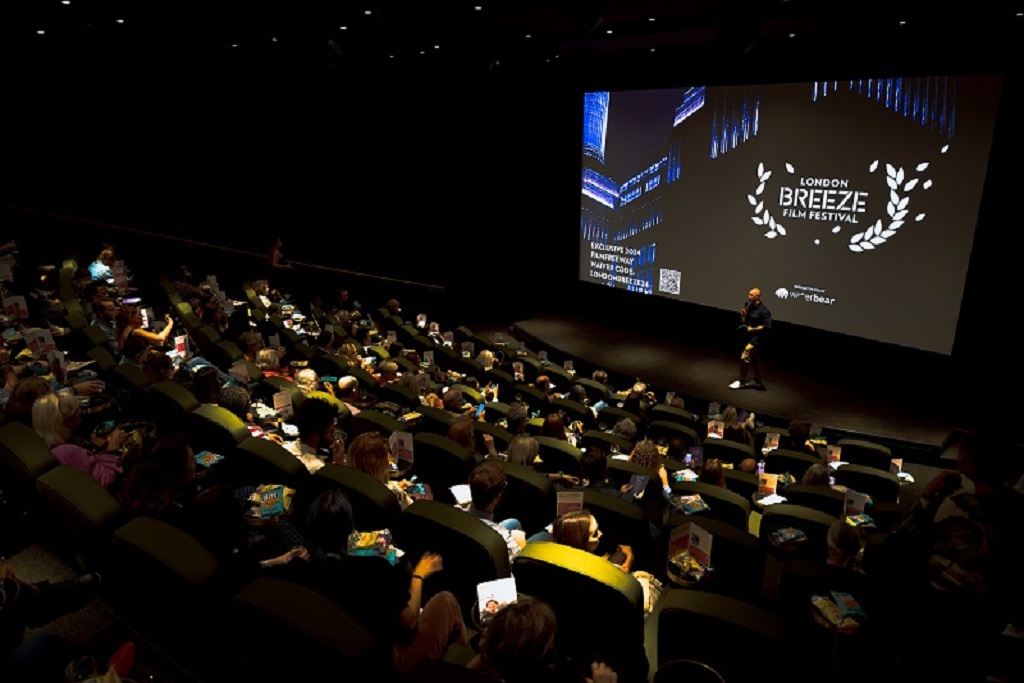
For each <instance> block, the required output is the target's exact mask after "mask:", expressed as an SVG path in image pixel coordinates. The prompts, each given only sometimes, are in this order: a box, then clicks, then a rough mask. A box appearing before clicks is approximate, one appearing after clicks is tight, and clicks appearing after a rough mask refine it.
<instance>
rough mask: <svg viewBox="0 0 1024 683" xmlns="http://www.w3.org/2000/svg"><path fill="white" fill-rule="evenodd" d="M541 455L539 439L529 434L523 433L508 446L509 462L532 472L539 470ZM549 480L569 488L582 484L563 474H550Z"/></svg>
mask: <svg viewBox="0 0 1024 683" xmlns="http://www.w3.org/2000/svg"><path fill="white" fill-rule="evenodd" d="M539 454H540V444H539V443H537V439H535V438H533V437H532V436H530V435H529V434H526V433H521V434H517V435H516V436H515V437H513V438H512V441H511V442H509V444H508V458H507V459H508V461H509V462H511V463H514V464H516V465H523V466H524V467H529V468H530V469H531V470H536V468H537V456H538V455H539ZM546 476H547V478H548V479H550V480H551V481H552V482H555V483H559V482H562V483H564V484H566V485H569V486H577V485H579V483H580V479H579V477H574V476H572V475H569V474H562V473H561V472H548V473H547V474H546Z"/></svg>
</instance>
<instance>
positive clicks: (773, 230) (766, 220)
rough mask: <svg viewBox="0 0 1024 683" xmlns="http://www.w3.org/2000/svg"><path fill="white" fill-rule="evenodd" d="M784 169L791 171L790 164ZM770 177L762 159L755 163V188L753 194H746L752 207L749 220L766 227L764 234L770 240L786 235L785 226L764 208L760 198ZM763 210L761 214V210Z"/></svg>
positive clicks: (770, 174) (770, 173)
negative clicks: (752, 211)
mask: <svg viewBox="0 0 1024 683" xmlns="http://www.w3.org/2000/svg"><path fill="white" fill-rule="evenodd" d="M786 170H787V171H789V172H790V173H793V166H792V164H788V163H787V164H786ZM771 177H772V172H771V171H769V170H765V167H764V162H763V161H762V162H761V163H759V164H758V165H757V189H756V190H754V194H748V195H747V201H748V202H750V205H751V206H752V207H754V215H753V216H751V217H750V220H752V221H753V222H754V225H763V226H766V227H767V228H768V232H766V233H765V234H764V236H765V237H767V238H768V239H770V240H773V239H775V238H776V237H778V236H779V235H782V236H783V237H785V236H786V228H785V226H783V225H782V223H779V222H777V221H776V220H775V218H774V217H773V216H772V214H771V212H769V211H768V209H766V208H764V200H763V199H761V195H762V194H764V188H765V185H766V184H767V183H768V179H769V178H771ZM762 211H763V212H764V213H763V214H762V213H761V212H762Z"/></svg>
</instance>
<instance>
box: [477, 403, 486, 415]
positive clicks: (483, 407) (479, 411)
mask: <svg viewBox="0 0 1024 683" xmlns="http://www.w3.org/2000/svg"><path fill="white" fill-rule="evenodd" d="M486 409H487V404H486V403H481V404H480V405H478V406H477V407H476V415H475V417H480V416H481V415H482V414H483V412H484V410H486Z"/></svg>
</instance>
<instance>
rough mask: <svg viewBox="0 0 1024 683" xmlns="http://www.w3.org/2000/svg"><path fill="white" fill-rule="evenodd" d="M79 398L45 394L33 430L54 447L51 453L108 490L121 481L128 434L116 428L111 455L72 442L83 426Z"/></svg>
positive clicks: (34, 406)
mask: <svg viewBox="0 0 1024 683" xmlns="http://www.w3.org/2000/svg"><path fill="white" fill-rule="evenodd" d="M79 417H80V416H79V412H78V399H77V398H75V397H74V396H67V395H61V394H57V393H49V394H45V395H43V396H41V397H39V398H38V399H36V401H35V403H33V404H32V428H33V429H35V431H36V433H37V434H39V436H41V437H42V438H43V440H44V441H45V442H46V445H47V446H49V447H50V452H51V453H53V455H54V457H55V458H57V460H58V461H59V462H61V463H62V464H64V465H71V466H72V467H74V468H76V469H79V470H82V471H83V472H85V473H86V474H88V475H89V476H91V477H92V478H93V479H95V480H96V481H98V482H99V483H100V484H102V485H103V486H104V487H107V488H109V487H110V485H111V484H112V483H113V482H114V481H115V480H117V478H118V477H119V476H120V475H121V472H122V466H123V464H122V461H121V456H120V455H118V454H117V453H118V452H119V450H120V448H121V446H122V445H123V444H124V442H125V438H126V437H127V434H126V433H125V432H124V431H122V430H120V429H115V430H114V431H113V432H111V434H110V438H109V440H108V441H107V449H108V451H110V452H107V453H94V452H92V451H90V450H88V449H86V448H82V447H81V446H79V445H77V444H74V443H70V442H69V441H68V440H69V439H70V438H71V434H72V432H74V430H75V429H76V428H77V427H78V424H79Z"/></svg>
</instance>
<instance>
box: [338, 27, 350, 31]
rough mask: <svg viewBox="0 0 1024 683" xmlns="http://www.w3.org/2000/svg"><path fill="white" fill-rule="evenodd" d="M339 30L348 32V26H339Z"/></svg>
mask: <svg viewBox="0 0 1024 683" xmlns="http://www.w3.org/2000/svg"><path fill="white" fill-rule="evenodd" d="M338 28H340V29H341V30H342V31H347V30H348V26H339V27H338Z"/></svg>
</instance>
